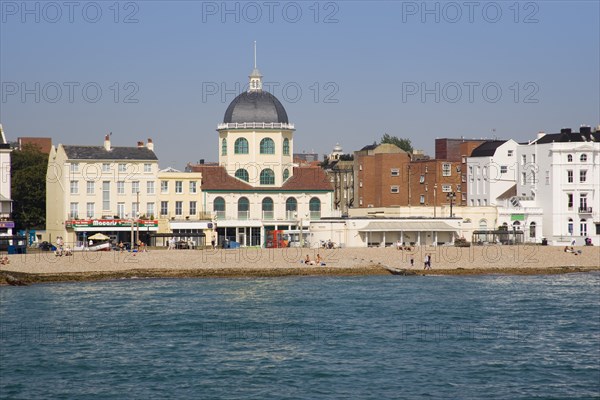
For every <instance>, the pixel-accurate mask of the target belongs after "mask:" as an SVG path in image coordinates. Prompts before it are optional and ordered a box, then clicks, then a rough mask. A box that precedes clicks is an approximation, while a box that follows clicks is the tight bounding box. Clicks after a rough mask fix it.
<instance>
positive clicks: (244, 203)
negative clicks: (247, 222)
mask: <svg viewBox="0 0 600 400" xmlns="http://www.w3.org/2000/svg"><path fill="white" fill-rule="evenodd" d="M248 218H250V202H249V201H248V198H246V197H240V199H239V200H238V219H248Z"/></svg>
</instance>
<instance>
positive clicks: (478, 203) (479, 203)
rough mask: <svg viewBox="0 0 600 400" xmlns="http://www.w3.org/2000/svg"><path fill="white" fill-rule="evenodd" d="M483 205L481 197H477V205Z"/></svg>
mask: <svg viewBox="0 0 600 400" xmlns="http://www.w3.org/2000/svg"><path fill="white" fill-rule="evenodd" d="M480 206H481V199H477V207H480Z"/></svg>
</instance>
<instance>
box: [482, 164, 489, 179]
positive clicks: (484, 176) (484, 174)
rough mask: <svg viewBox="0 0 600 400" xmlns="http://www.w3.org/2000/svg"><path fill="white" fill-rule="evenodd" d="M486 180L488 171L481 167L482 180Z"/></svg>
mask: <svg viewBox="0 0 600 400" xmlns="http://www.w3.org/2000/svg"><path fill="white" fill-rule="evenodd" d="M487 178H488V170H487V167H483V180H484V181H487Z"/></svg>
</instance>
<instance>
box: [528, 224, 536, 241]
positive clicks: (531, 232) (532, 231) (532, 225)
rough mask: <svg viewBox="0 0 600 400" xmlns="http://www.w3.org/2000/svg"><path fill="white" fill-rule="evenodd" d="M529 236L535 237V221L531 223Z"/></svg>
mask: <svg viewBox="0 0 600 400" xmlns="http://www.w3.org/2000/svg"><path fill="white" fill-rule="evenodd" d="M529 237H530V238H535V222H532V223H530V224H529Z"/></svg>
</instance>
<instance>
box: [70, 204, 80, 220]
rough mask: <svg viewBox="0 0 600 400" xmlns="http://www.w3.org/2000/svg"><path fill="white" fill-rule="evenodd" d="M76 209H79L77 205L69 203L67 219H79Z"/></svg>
mask: <svg viewBox="0 0 600 400" xmlns="http://www.w3.org/2000/svg"><path fill="white" fill-rule="evenodd" d="M78 209H79V203H71V206H70V208H69V217H70V218H71V219H77V218H79V216H78V215H77V214H78V212H77V211H78Z"/></svg>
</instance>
